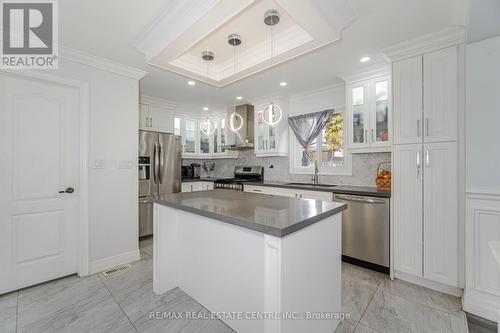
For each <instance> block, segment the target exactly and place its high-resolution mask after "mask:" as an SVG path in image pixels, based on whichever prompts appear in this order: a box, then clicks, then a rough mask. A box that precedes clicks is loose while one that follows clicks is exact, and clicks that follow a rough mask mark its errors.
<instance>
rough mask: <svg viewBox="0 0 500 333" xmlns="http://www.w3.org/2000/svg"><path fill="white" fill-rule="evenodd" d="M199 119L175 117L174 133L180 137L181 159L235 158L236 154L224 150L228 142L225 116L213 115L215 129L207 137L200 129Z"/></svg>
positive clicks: (184, 116)
mask: <svg viewBox="0 0 500 333" xmlns="http://www.w3.org/2000/svg"><path fill="white" fill-rule="evenodd" d="M204 119H205V118H203V119H199V118H196V117H193V116H189V115H176V116H175V118H174V120H173V123H174V133H175V134H177V135H180V136H181V137H182V157H184V158H194V159H196V158H206V159H209V158H236V157H237V153H236V152H234V151H229V150H226V149H225V148H224V146H225V145H226V142H227V140H228V135H229V133H228V129H227V124H226V115H225V114H220V115H214V116H211V117H210V120H212V121H214V123H215V124H216V128H215V131H214V133H213V134H210V135H207V134H206V133H204V132H203V131H201V129H200V122H201V121H203V120H204Z"/></svg>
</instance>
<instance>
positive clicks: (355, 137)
mask: <svg viewBox="0 0 500 333" xmlns="http://www.w3.org/2000/svg"><path fill="white" fill-rule="evenodd" d="M367 87H368V85H367V84H365V83H362V84H358V85H353V86H351V87H350V88H349V93H348V98H349V100H348V103H349V109H350V117H349V122H350V123H349V130H350V132H351V147H352V148H359V147H368V146H369V142H368V121H369V117H368V107H369V105H368V103H367Z"/></svg>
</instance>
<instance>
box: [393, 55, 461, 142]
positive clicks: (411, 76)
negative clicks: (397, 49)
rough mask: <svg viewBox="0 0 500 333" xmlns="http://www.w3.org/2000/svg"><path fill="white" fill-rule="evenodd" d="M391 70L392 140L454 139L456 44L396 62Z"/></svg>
mask: <svg viewBox="0 0 500 333" xmlns="http://www.w3.org/2000/svg"><path fill="white" fill-rule="evenodd" d="M393 73H394V74H393V75H394V110H395V112H394V143H395V144H409V143H419V142H422V140H423V141H424V142H442V141H456V140H457V130H458V126H457V124H458V49H457V47H456V46H452V47H448V48H445V49H442V50H438V51H434V52H430V53H426V54H424V55H423V56H415V57H412V58H409V59H405V60H400V61H397V62H395V63H394V64H393Z"/></svg>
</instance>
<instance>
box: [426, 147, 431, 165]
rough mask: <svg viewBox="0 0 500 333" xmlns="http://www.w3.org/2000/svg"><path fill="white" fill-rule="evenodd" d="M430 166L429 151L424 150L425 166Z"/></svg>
mask: <svg viewBox="0 0 500 333" xmlns="http://www.w3.org/2000/svg"><path fill="white" fill-rule="evenodd" d="M429 165H430V157H429V149H426V150H425V166H426V167H429Z"/></svg>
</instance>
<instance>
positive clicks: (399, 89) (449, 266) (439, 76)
mask: <svg viewBox="0 0 500 333" xmlns="http://www.w3.org/2000/svg"><path fill="white" fill-rule="evenodd" d="M393 96H394V101H393V103H394V147H393V163H394V165H393V170H394V185H393V198H394V270H395V272H396V276H397V275H398V273H404V274H409V275H412V276H415V277H418V278H423V279H425V280H430V281H433V282H438V283H440V284H444V285H447V286H452V287H457V286H458V216H457V215H458V179H457V177H458V160H457V159H458V153H457V127H458V47H457V46H452V47H448V48H445V49H441V50H438V51H434V52H430V53H426V54H423V55H419V56H415V57H411V58H407V59H403V60H399V61H396V62H394V63H393Z"/></svg>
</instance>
